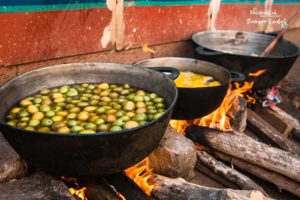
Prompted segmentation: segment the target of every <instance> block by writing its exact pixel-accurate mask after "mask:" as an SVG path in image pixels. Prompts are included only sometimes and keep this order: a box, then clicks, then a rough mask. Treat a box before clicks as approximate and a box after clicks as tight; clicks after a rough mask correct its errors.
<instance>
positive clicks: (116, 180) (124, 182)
mask: <svg viewBox="0 0 300 200" xmlns="http://www.w3.org/2000/svg"><path fill="white" fill-rule="evenodd" d="M105 179H106V181H107V182H108V183H109V184H110V185H112V186H114V187H115V188H116V190H117V191H118V192H120V193H121V194H122V195H123V196H124V197H125V198H126V199H130V200H151V198H150V197H148V196H147V195H146V194H145V193H144V191H143V190H142V189H141V188H140V187H139V186H138V185H136V184H135V183H134V182H133V181H132V180H131V179H130V178H128V177H127V176H126V175H125V174H124V173H118V174H113V175H110V176H108V177H105Z"/></svg>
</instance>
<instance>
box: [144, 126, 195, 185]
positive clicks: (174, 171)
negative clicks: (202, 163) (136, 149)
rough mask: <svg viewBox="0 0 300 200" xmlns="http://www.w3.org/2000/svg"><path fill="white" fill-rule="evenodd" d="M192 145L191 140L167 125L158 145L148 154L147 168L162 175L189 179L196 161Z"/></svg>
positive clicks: (191, 176) (192, 174)
mask: <svg viewBox="0 0 300 200" xmlns="http://www.w3.org/2000/svg"><path fill="white" fill-rule="evenodd" d="M194 146H195V145H194V143H193V142H192V141H191V140H189V139H187V138H186V137H184V136H183V135H182V134H179V133H178V132H177V131H176V130H175V129H173V128H172V127H170V126H169V127H168V128H167V130H166V132H165V134H164V137H163V138H162V139H161V141H160V143H159V146H158V147H157V148H156V149H155V150H154V151H153V152H152V153H151V154H150V155H149V156H148V158H149V168H151V169H153V172H154V173H157V174H160V175H163V176H167V177H170V178H178V177H181V178H184V179H186V180H190V179H191V178H193V176H194V168H195V165H196V161H197V158H196V150H195V148H194Z"/></svg>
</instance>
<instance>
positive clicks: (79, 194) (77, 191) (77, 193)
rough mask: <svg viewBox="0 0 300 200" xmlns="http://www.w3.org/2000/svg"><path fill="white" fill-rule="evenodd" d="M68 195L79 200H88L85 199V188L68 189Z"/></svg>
mask: <svg viewBox="0 0 300 200" xmlns="http://www.w3.org/2000/svg"><path fill="white" fill-rule="evenodd" d="M69 191H70V193H71V194H72V195H73V196H75V197H77V198H78V199H81V200H88V198H87V197H86V194H85V193H86V187H83V188H80V189H75V188H72V187H71V188H69Z"/></svg>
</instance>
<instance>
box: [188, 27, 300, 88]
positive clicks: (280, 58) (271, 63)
mask: <svg viewBox="0 0 300 200" xmlns="http://www.w3.org/2000/svg"><path fill="white" fill-rule="evenodd" d="M274 38H275V37H274V36H272V35H269V34H262V33H252V32H240V31H230V30H229V31H204V32H199V33H195V34H194V35H193V37H192V39H193V41H194V42H195V43H196V45H197V47H196V49H195V57H196V58H197V59H201V60H205V61H208V62H212V63H215V64H218V65H221V66H223V67H225V68H227V69H229V70H234V71H238V72H241V73H244V74H245V75H246V78H247V79H246V80H247V81H252V80H253V77H250V76H247V75H248V74H249V73H251V72H256V71H258V70H261V69H267V71H266V72H265V73H264V74H262V75H260V76H259V77H257V79H255V83H254V85H253V89H266V88H269V87H272V86H274V85H276V84H278V83H279V81H280V80H282V79H283V78H284V76H285V75H286V74H287V73H288V72H289V70H290V69H291V67H292V65H293V64H294V62H295V60H296V58H297V57H298V55H299V53H300V51H299V47H298V46H297V45H295V44H293V43H292V42H290V41H287V40H285V39H281V40H280V42H279V43H278V45H277V46H276V47H275V48H274V49H273V50H272V51H271V53H270V54H269V55H268V56H267V57H261V56H259V55H260V54H261V53H262V52H263V51H264V50H265V48H266V47H267V46H268V45H269V44H270V43H271V42H272V41H273V39H274ZM254 55H257V56H254Z"/></svg>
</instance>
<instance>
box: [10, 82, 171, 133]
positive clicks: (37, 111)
mask: <svg viewBox="0 0 300 200" xmlns="http://www.w3.org/2000/svg"><path fill="white" fill-rule="evenodd" d="M165 107H166V105H165V103H164V99H163V98H162V97H160V96H158V95H157V94H155V93H149V92H146V91H144V90H141V89H137V88H133V87H132V86H130V85H129V84H124V85H116V84H108V83H100V84H88V83H84V84H81V85H64V86H61V87H59V88H51V89H42V90H40V91H39V92H38V93H37V94H35V95H32V96H30V97H27V98H25V99H23V100H21V101H20V102H19V103H18V105H17V106H16V107H13V108H12V109H11V110H10V111H9V114H8V115H7V116H6V119H7V124H9V125H11V126H16V127H19V128H22V129H26V130H30V131H40V132H58V133H79V134H84V133H96V132H103V133H105V132H112V131H120V130H123V129H131V128H135V127H138V126H141V125H144V124H146V123H148V122H150V121H152V120H154V119H157V118H158V117H159V116H161V115H162V114H163V113H164V112H165Z"/></svg>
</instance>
